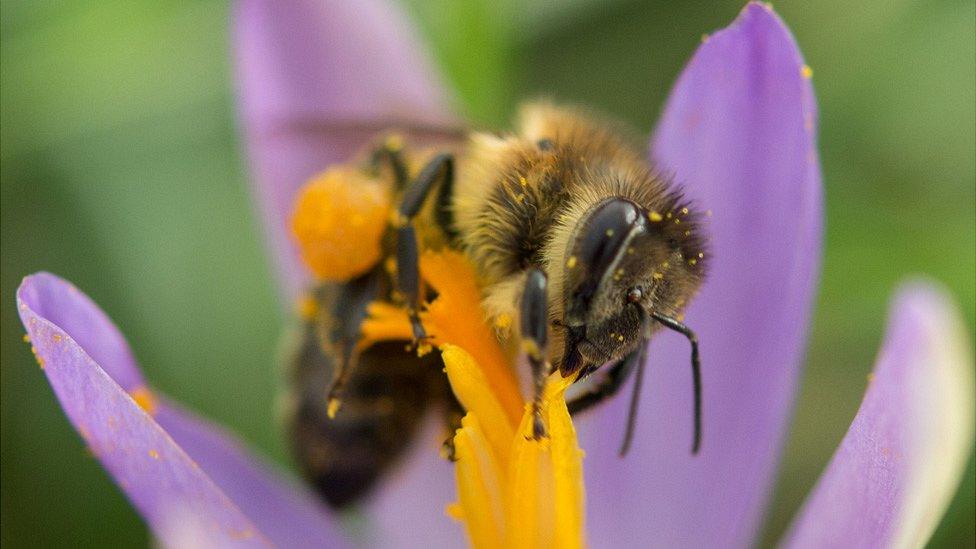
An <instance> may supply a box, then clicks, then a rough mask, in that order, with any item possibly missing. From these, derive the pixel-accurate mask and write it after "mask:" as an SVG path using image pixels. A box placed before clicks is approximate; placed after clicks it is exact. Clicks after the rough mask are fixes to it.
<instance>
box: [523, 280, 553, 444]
mask: <svg viewBox="0 0 976 549" xmlns="http://www.w3.org/2000/svg"><path fill="white" fill-rule="evenodd" d="M547 296H548V281H547V279H546V274H545V273H544V272H542V270H541V269H538V268H532V269H530V270H529V272H528V275H527V276H526V277H525V291H524V292H522V309H521V311H520V313H521V321H520V324H521V328H522V350H523V351H524V352H525V354H526V355H528V357H529V363H530V364H531V365H532V379H533V381H534V387H533V389H534V394H533V399H532V438H534V439H536V440H539V439H541V438H544V437H545V436H546V424H545V421H543V419H542V392H543V390H544V389H545V385H546V377H547V376H548V375H549V370H550V367H549V361H548V360H547V354H548V353H547V350H546V344H547V329H548V326H549V302H548V297H547Z"/></svg>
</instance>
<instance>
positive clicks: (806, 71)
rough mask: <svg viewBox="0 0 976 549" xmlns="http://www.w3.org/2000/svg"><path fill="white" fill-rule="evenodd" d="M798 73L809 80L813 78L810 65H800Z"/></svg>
mask: <svg viewBox="0 0 976 549" xmlns="http://www.w3.org/2000/svg"><path fill="white" fill-rule="evenodd" d="M800 75H801V76H802V77H803V78H806V79H807V80H809V79H810V78H813V69H811V68H810V65H803V66H802V67H800Z"/></svg>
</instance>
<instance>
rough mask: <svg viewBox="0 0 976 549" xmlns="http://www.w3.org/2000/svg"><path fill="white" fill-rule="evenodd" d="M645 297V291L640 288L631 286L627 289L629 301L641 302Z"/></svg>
mask: <svg viewBox="0 0 976 549" xmlns="http://www.w3.org/2000/svg"><path fill="white" fill-rule="evenodd" d="M643 297H644V291H643V290H641V289H640V288H631V289H630V290H627V302H628V303H640V300H641V298H643Z"/></svg>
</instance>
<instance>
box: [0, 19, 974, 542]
mask: <svg viewBox="0 0 976 549" xmlns="http://www.w3.org/2000/svg"><path fill="white" fill-rule="evenodd" d="M740 7H741V2H739V1H726V0H721V1H717V2H710V3H693V2H665V1H660V0H652V1H650V2H636V1H623V0H620V1H611V2H597V1H595V0H573V1H570V2H563V3H559V4H558V5H557V4H556V3H555V2H543V1H541V0H536V1H534V2H529V3H516V2H515V1H514V0H506V1H505V2H501V3H498V2H491V1H488V0H479V1H477V2H464V3H461V2H451V1H450V0H441V1H438V2H425V1H422V0H410V1H409V2H408V9H409V11H410V12H411V13H412V14H413V15H414V16H415V18H416V20H417V23H418V25H419V27H420V28H421V29H422V31H423V33H424V35H425V36H426V37H427V38H428V39H429V41H430V42H431V44H432V45H433V46H434V51H435V55H436V56H437V59H438V61H439V62H440V63H441V65H442V66H443V67H444V68H445V72H446V73H447V74H448V77H449V78H450V79H451V80H452V82H453V83H454V85H455V87H456V89H457V93H458V95H459V96H460V98H461V99H462V100H463V103H464V104H465V105H466V106H467V109H468V113H469V114H470V115H471V117H472V118H473V119H474V120H476V121H478V122H479V123H483V124H493V125H495V124H504V123H505V122H506V120H507V118H508V115H509V113H510V112H511V111H512V109H513V107H514V105H515V103H516V101H517V100H518V98H522V97H526V96H532V95H536V94H547V95H552V96H555V97H558V98H562V99H568V100H573V101H578V102H580V103H585V104H588V105H593V106H595V107H597V108H600V109H603V110H606V111H609V112H612V113H616V114H618V115H620V116H622V117H624V118H626V119H628V120H630V121H631V122H632V123H633V124H634V125H635V126H637V127H639V128H641V129H643V130H650V129H651V127H652V125H653V122H654V120H655V118H656V117H657V115H658V113H659V111H660V108H661V105H662V102H663V100H664V98H665V96H666V94H667V91H668V89H669V88H670V86H671V84H672V83H673V81H674V79H675V77H676V76H677V74H678V72H679V71H680V69H681V67H682V65H683V64H684V63H685V61H686V60H687V59H688V58H689V56H690V55H691V53H692V52H693V51H694V48H695V47H696V46H697V45H698V42H699V39H700V36H701V35H702V33H704V32H709V31H712V30H714V29H717V28H720V27H722V26H724V25H726V24H727V23H728V22H729V21H730V20H731V19H732V18H733V17H734V16H735V14H736V13H737V11H738V10H739V8H740ZM776 8H777V10H778V11H779V13H780V14H781V16H782V17H783V18H784V19H785V20H786V21H787V23H788V24H789V25H790V27H791V28H792V29H793V31H794V33H795V34H796V36H797V39H798V41H799V43H800V45H801V47H802V49H803V51H804V53H805V55H806V57H807V61H808V63H809V64H810V65H811V66H812V67H813V68H814V71H815V76H814V83H815V85H816V88H817V95H818V98H819V102H820V110H821V141H822V147H821V149H822V158H823V165H824V173H825V183H826V188H827V240H826V245H827V249H826V256H825V264H824V272H823V285H822V288H821V293H820V297H819V302H818V308H817V316H816V319H815V323H814V326H813V333H812V340H811V345H810V351H809V360H808V364H807V368H806V373H805V379H804V383H803V386H802V389H801V391H800V394H799V400H798V405H797V409H796V418H795V421H794V423H793V425H792V429H791V435H790V440H789V443H788V446H787V449H786V453H785V457H784V462H783V467H782V470H781V478H780V482H779V483H778V486H777V489H776V491H775V494H774V499H773V501H772V504H771V506H770V520H769V522H768V525H767V528H766V536H765V538H764V542H763V544H764V545H768V544H771V543H772V542H774V540H775V539H776V538H777V537H778V535H779V534H780V533H781V532H782V531H783V529H784V528H785V527H786V526H787V524H788V521H789V519H790V517H791V516H792V514H793V513H794V512H795V511H796V509H797V508H798V506H799V505H800V504H801V503H802V501H803V497H804V496H805V494H806V493H807V492H808V490H809V489H810V487H811V486H812V485H813V483H814V482H815V480H816V478H817V476H818V475H819V473H820V471H821V470H822V469H823V467H824V465H825V464H826V463H827V460H828V459H829V458H830V455H831V453H832V452H833V449H834V448H835V446H836V444H837V442H839V440H840V439H841V437H842V436H843V434H844V432H845V430H846V428H847V425H848V424H849V422H850V420H851V418H852V417H853V414H854V413H855V411H856V409H857V406H858V404H859V402H860V398H861V395H862V393H863V391H864V388H865V385H866V374H867V373H868V371H869V370H870V367H871V364H872V361H873V357H874V353H875V352H876V350H877V347H878V344H879V342H880V337H881V332H882V329H883V326H884V322H885V312H886V308H887V300H888V298H889V297H890V295H891V292H892V290H893V288H894V286H895V285H896V284H897V282H898V281H900V280H903V279H904V278H905V277H906V276H910V275H913V274H920V273H924V274H926V275H928V276H931V277H933V278H935V279H938V280H940V281H942V282H943V283H944V284H945V285H947V286H948V288H949V289H950V290H951V292H952V293H953V294H954V296H955V297H956V298H957V299H958V301H959V303H960V304H961V306H962V308H963V311H964V313H965V315H966V318H967V320H968V322H969V324H970V327H972V326H973V323H974V317H976V167H974V163H976V154H974V149H976V114H974V105H976V89H974V81H976V46H974V43H973V39H974V36H976V29H974V21H976V13H974V5H973V3H972V2H971V1H966V0H953V1H939V2H922V1H921V0H867V1H863V2H857V3H850V2H841V1H839V0H826V1H824V2H817V3H810V2H782V3H777V4H776ZM228 11H229V9H228V7H227V5H226V4H225V3H224V2H217V1H206V0H197V1H193V2H185V1H184V2H178V1H175V0H167V1H157V2H97V3H93V2H79V1H73V2H53V1H50V0H48V1H38V0H5V1H4V2H3V3H2V4H0V84H2V85H0V94H2V101H0V104H2V106H0V115H2V124H0V199H2V210H0V213H2V216H0V228H2V249H3V253H2V274H0V295H2V296H3V303H5V305H4V306H3V307H0V317H2V356H3V358H2V362H0V427H2V432H3V437H2V448H0V462H2V467H0V487H2V488H0V490H2V497H0V542H2V543H3V544H4V545H7V544H10V546H14V545H17V546H23V545H29V546H55V545H64V544H65V542H66V541H69V540H70V544H71V545H80V546H111V545H120V544H123V545H132V544H145V543H146V541H147V535H146V533H145V530H144V527H143V526H142V525H141V523H140V521H139V519H138V517H137V516H136V514H135V513H134V512H133V511H132V510H131V509H130V508H129V506H128V504H127V503H126V501H125V498H124V497H123V496H122V495H121V494H120V492H119V491H118V490H117V489H116V488H115V487H114V486H113V485H112V483H111V482H110V481H109V480H108V478H107V476H106V475H105V473H104V472H103V471H102V469H101V468H100V466H99V465H98V464H97V462H96V461H95V460H94V459H93V458H91V457H90V456H89V455H88V454H87V453H86V451H85V449H84V446H83V444H82V443H81V441H80V439H79V437H78V436H77V435H76V434H75V433H74V432H73V430H72V429H71V427H70V426H69V425H68V423H67V421H65V419H64V417H63V415H62V413H61V411H60V408H59V407H58V405H57V403H56V401H55V399H54V397H53V395H52V394H51V391H50V389H49V387H48V385H47V383H46V381H45V380H44V377H43V375H42V374H41V373H40V371H39V370H38V369H37V367H36V365H34V364H33V360H32V357H31V355H30V352H29V350H28V348H27V346H25V345H24V344H23V343H22V342H21V339H20V338H21V334H22V329H21V328H20V326H19V322H18V320H17V316H16V311H15V308H14V306H13V294H14V291H15V289H16V287H17V285H18V284H19V281H20V279H21V277H22V276H24V275H25V274H27V273H30V272H33V271H37V270H42V269H43V270H50V271H53V272H55V273H58V274H60V275H62V276H64V277H66V278H68V279H70V280H72V281H74V282H75V283H76V284H77V285H78V286H79V287H81V288H83V289H84V290H85V291H86V292H88V293H89V294H90V295H91V296H92V297H93V298H94V299H95V300H96V301H98V302H99V303H100V304H101V305H102V306H103V307H104V308H105V309H106V310H107V311H108V312H109V314H110V315H111V316H112V317H113V318H114V319H115V320H116V322H117V323H118V324H120V325H121V326H122V327H123V328H124V331H125V332H126V334H127V335H128V337H129V339H130V342H131V343H132V346H133V348H134V349H135V350H136V353H137V355H138V356H139V357H140V359H141V361H142V363H143V365H144V368H145V370H146V373H147V376H148V377H149V378H150V379H152V380H153V382H154V384H155V385H157V386H158V387H159V388H160V389H161V390H162V391H164V392H166V393H168V394H170V395H173V396H175V397H177V398H179V399H180V400H182V401H183V402H185V403H187V404H188V405H189V406H191V407H192V408H194V409H196V410H198V411H200V412H201V413H203V414H205V415H207V416H209V417H212V418H214V419H216V420H218V421H220V422H222V423H224V424H225V425H228V426H229V427H230V428H232V429H233V430H235V431H237V432H238V433H241V434H242V435H243V436H244V437H245V438H246V439H247V440H248V441H249V442H251V443H253V445H255V446H256V447H258V448H260V449H262V450H263V451H265V452H266V453H267V454H269V455H270V456H272V457H273V458H275V459H277V460H279V461H281V462H282V463H284V462H285V461H286V460H285V452H284V451H283V444H282V441H281V439H280V436H279V432H278V430H277V425H276V424H275V423H274V422H272V421H269V417H271V416H272V410H273V408H274V404H273V402H274V396H275V391H276V386H277V383H278V377H277V372H276V371H275V369H274V368H273V367H272V365H273V364H274V363H275V355H276V345H277V336H278V331H279V327H280V325H281V320H282V319H281V317H280V313H279V307H278V306H277V304H276V302H275V296H274V290H273V284H272V281H271V275H270V269H269V265H268V263H267V260H266V258H265V256H264V253H263V249H262V245H261V241H260V238H259V230H258V228H257V227H256V222H255V218H254V216H253V215H252V213H253V212H252V210H253V207H252V205H251V202H250V197H249V195H248V190H247V185H246V183H245V182H246V172H245V170H244V167H243V166H244V164H243V161H242V158H241V154H240V148H239V144H238V141H237V135H236V128H235V122H234V106H233V96H232V90H233V86H232V74H231V67H230V66H229V59H230V56H229V54H230V52H229V46H228V37H227V19H228ZM974 492H976V486H974V473H973V465H972V461H971V462H970V468H969V474H968V476H967V480H966V481H965V484H964V486H963V488H962V489H961V490H960V492H959V494H958V495H957V496H956V500H955V503H954V505H953V507H952V509H951V510H950V513H949V514H948V516H947V518H946V520H945V521H944V522H943V524H942V526H941V527H940V529H939V531H938V532H937V534H936V537H935V539H934V540H933V543H932V545H933V546H951V547H955V546H970V547H971V546H973V545H974V544H976V534H974V520H973V514H974V508H973V507H974Z"/></svg>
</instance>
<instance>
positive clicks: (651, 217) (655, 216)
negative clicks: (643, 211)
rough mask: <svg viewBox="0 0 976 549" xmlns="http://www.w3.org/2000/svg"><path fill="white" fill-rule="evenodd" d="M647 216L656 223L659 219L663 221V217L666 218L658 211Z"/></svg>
mask: <svg viewBox="0 0 976 549" xmlns="http://www.w3.org/2000/svg"><path fill="white" fill-rule="evenodd" d="M647 217H648V218H649V219H650V220H651V221H653V222H655V223H657V222H658V221H661V220H662V219H664V218H663V217H661V214H659V213H657V212H651V213H649V214H647Z"/></svg>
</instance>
